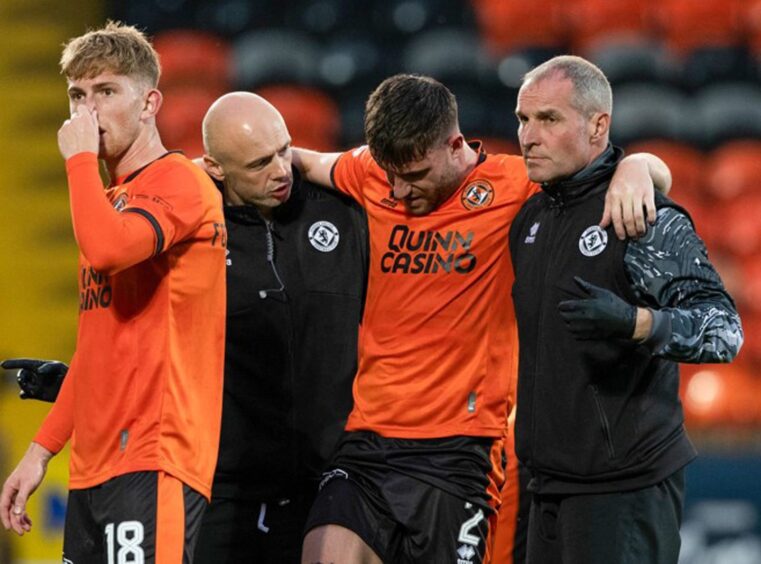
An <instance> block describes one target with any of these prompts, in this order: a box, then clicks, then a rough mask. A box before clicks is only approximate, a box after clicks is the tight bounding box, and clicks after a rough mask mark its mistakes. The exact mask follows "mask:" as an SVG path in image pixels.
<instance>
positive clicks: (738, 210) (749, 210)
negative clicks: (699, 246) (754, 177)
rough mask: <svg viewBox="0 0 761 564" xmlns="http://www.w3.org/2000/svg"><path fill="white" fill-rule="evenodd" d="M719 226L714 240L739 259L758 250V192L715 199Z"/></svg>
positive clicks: (760, 226)
mask: <svg viewBox="0 0 761 564" xmlns="http://www.w3.org/2000/svg"><path fill="white" fill-rule="evenodd" d="M712 209H713V215H714V218H715V219H714V221H715V222H716V224H717V225H718V226H720V228H719V229H717V232H716V242H717V244H718V245H720V247H721V248H722V249H723V250H725V251H726V252H728V253H731V254H732V255H734V256H735V257H737V258H738V259H740V260H748V259H750V258H752V257H753V256H755V255H756V254H758V253H761V221H759V218H761V192H756V193H752V194H746V195H744V196H742V197H739V198H735V199H733V200H728V201H725V202H717V203H716V204H714V206H713V208H712Z"/></svg>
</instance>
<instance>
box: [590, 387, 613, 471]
mask: <svg viewBox="0 0 761 564" xmlns="http://www.w3.org/2000/svg"><path fill="white" fill-rule="evenodd" d="M590 388H592V397H593V398H594V400H595V406H597V414H598V416H599V418H600V424H601V425H602V433H603V435H605V444H606V445H607V447H608V458H610V459H611V460H612V459H614V458H615V457H616V449H615V448H614V447H613V437H612V436H611V433H610V423H608V417H607V415H605V410H603V408H602V403H600V393H599V391H598V389H597V386H590Z"/></svg>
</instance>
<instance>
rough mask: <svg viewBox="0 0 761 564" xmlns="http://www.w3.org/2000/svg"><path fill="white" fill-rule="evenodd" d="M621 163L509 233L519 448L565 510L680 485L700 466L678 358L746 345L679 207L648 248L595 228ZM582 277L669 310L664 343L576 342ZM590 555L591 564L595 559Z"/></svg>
mask: <svg viewBox="0 0 761 564" xmlns="http://www.w3.org/2000/svg"><path fill="white" fill-rule="evenodd" d="M620 158H622V154H621V152H620V151H619V150H614V149H613V148H612V147H609V148H608V150H607V151H606V152H605V153H604V154H603V155H602V156H601V157H600V158H599V159H598V160H596V161H595V163H593V165H590V167H588V168H587V169H585V170H584V171H581V172H580V173H577V175H575V176H574V177H572V178H571V179H569V180H567V181H562V182H560V183H558V184H555V185H550V186H543V191H542V192H541V193H539V194H537V195H535V196H534V197H532V198H531V199H529V201H528V202H527V203H526V204H525V205H524V207H523V209H522V210H521V211H520V213H519V214H518V216H517V217H516V219H515V221H514V222H513V225H512V228H511V230H510V249H511V254H512V259H513V265H514V269H515V285H514V287H513V300H514V303H515V310H516V317H517V321H518V330H519V346H520V360H519V378H518V401H517V410H518V411H517V419H516V449H517V453H518V457H519V458H520V459H521V461H522V462H523V463H524V464H526V466H527V467H528V468H529V470H530V471H531V473H532V481H531V483H530V485H529V489H530V491H533V492H534V493H536V494H539V495H540V496H545V497H543V498H541V499H547V497H546V496H550V497H552V496H554V497H552V500H553V503H554V502H555V501H557V500H558V499H564V497H563V496H566V497H568V496H571V497H573V496H578V494H607V493H613V492H630V491H634V490H638V489H642V488H647V487H650V486H653V485H655V484H659V483H661V482H663V481H664V480H667V479H669V478H670V477H672V476H674V475H675V474H676V473H677V472H678V471H679V470H680V469H681V468H682V467H683V466H684V465H685V464H687V463H688V462H689V461H690V460H691V459H692V458H693V457H694V456H695V450H694V448H693V447H692V445H691V443H690V441H689V439H688V438H687V435H686V433H685V431H684V427H683V416H682V408H681V404H680V401H679V397H678V388H679V374H678V368H677V364H676V362H675V361H693V362H718V361H728V360H730V359H731V357H732V356H733V355H734V354H736V352H737V349H738V348H739V345H740V343H741V342H742V333H741V330H740V329H739V318H737V314H736V311H735V309H734V304H733V302H732V300H731V298H729V296H728V295H727V294H726V292H725V291H724V289H723V286H722V284H721V281H720V279H719V278H718V276H717V275H716V273H715V271H714V270H713V267H711V266H710V263H709V262H708V260H707V257H706V255H705V250H704V247H703V245H702V242H700V240H699V239H698V238H697V237H696V236H695V234H694V231H693V229H692V225H691V224H690V222H689V219H688V218H687V216H686V214H685V213H684V212H683V210H681V209H680V208H678V206H675V204H673V203H672V202H670V201H669V200H668V199H667V198H665V197H662V196H660V194H657V195H656V205H657V207H658V209H659V220H658V221H659V223H657V224H656V226H655V227H651V228H650V232H649V234H648V236H646V237H644V238H642V239H641V240H639V241H634V242H632V241H619V240H618V239H617V238H616V236H615V234H614V233H613V232H612V229H610V228H609V229H608V230H607V231H603V230H601V229H599V228H596V226H597V224H598V223H599V221H600V218H601V217H602V211H603V206H604V198H605V192H606V189H607V187H608V183H609V182H610V179H611V177H612V175H613V173H614V171H615V168H616V166H617V165H618V162H619V160H620ZM664 223H666V225H664ZM696 261H697V262H696ZM639 274H641V276H639ZM574 276H579V277H581V278H583V279H584V280H586V281H587V282H590V283H591V284H594V285H596V286H600V287H603V288H606V289H608V290H610V291H612V292H613V293H615V294H617V295H618V296H620V297H621V298H623V299H624V300H625V301H627V302H629V303H631V304H635V305H639V306H642V307H652V308H654V309H658V310H661V311H660V312H659V313H656V321H657V324H656V327H657V334H656V335H654V337H653V338H652V339H650V340H649V342H647V343H645V344H638V343H636V342H634V341H631V340H616V339H612V340H577V339H575V338H574V337H573V335H572V334H571V333H570V332H569V331H568V329H567V328H566V326H565V324H564V322H563V320H562V318H561V316H560V313H559V312H558V309H557V308H558V303H559V302H561V301H563V300H568V299H574V298H583V297H586V296H584V295H583V293H582V291H581V290H580V289H579V287H578V286H577V285H576V283H575V282H574ZM716 311H719V312H721V315H719V316H717V315H716V313H715V312H716ZM722 316H723V317H722ZM709 320H710V323H712V324H714V325H715V328H716V331H706V333H707V334H709V335H710V334H711V333H713V334H714V335H717V334H721V330H722V329H725V330H726V333H725V334H726V337H725V338H723V337H719V338H716V337H707V336H704V335H703V333H701V332H700V330H699V329H698V327H699V326H700V323H701V322H702V323H706V322H708V321H709ZM703 327H705V325H703ZM738 331H739V342H738V338H737V337H738V335H737V332H738ZM712 339H715V340H712ZM680 495H681V492H678V495H677V497H678V496H680ZM533 510H534V509H533V507H532V511H533ZM584 511H586V509H584ZM542 519H544V520H545V521H547V519H549V518H547V517H546V516H544V517H542ZM552 519H554V517H553V518H552ZM553 522H554V521H553ZM558 522H560V521H558ZM545 525H546V522H545V523H544V524H543V525H542V526H545ZM530 527H531V525H530ZM529 536H530V541H529V545H530V547H529V554H531V532H530V533H529ZM677 536H678V535H677ZM614 540H615V539H613V538H608V539H607V544H608V545H609V544H610V543H611V542H614ZM580 542H581V541H580ZM584 542H586V543H587V544H589V543H593V542H594V541H593V540H590V539H589V538H587V540H586V541H584ZM677 542H678V539H677ZM565 550H566V552H564V555H565V556H566V557H567V556H568V551H569V550H570V548H568V547H566V549H565ZM585 550H586V549H585ZM585 554H586V556H583V557H580V559H581V560H583V559H584V558H592V560H589V562H594V561H595V560H594V557H593V556H590V554H592V555H593V554H594V553H585ZM600 554H601V553H600ZM600 558H601V559H604V558H608V556H604V557H602V556H601V557H600ZM573 561H574V560H573V559H570V560H568V562H573ZM597 561H602V560H597ZM611 562H612V561H611Z"/></svg>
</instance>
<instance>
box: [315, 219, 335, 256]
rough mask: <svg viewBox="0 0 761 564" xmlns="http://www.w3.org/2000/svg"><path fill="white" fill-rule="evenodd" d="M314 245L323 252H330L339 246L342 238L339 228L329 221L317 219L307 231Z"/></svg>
mask: <svg viewBox="0 0 761 564" xmlns="http://www.w3.org/2000/svg"><path fill="white" fill-rule="evenodd" d="M307 236H308V237H309V242H310V243H311V244H312V246H313V247H314V248H315V249H317V250H318V251H321V252H323V253H329V252H330V251H332V250H333V249H335V248H336V247H337V246H338V240H339V239H340V238H341V236H340V234H339V233H338V228H337V227H336V226H335V225H333V224H332V223H330V222H329V221H317V222H315V223H313V224H312V225H311V226H310V227H309V232H308V233H307Z"/></svg>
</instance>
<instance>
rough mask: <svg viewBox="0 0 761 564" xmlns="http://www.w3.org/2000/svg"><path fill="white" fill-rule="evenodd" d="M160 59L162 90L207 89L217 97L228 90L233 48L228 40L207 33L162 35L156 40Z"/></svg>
mask: <svg viewBox="0 0 761 564" xmlns="http://www.w3.org/2000/svg"><path fill="white" fill-rule="evenodd" d="M153 45H154V47H155V48H156V51H157V52H158V53H159V56H160V57H161V68H162V71H161V85H162V88H171V87H181V88H184V87H186V86H189V85H192V86H199V85H202V86H208V87H209V88H210V89H213V90H215V91H217V92H218V93H222V92H225V91H227V90H229V88H230V85H231V83H232V81H231V71H232V58H231V48H230V45H229V44H228V42H227V41H226V40H225V39H222V38H220V37H217V36H215V35H212V34H210V33H208V32H204V31H195V30H190V29H177V30H169V31H162V32H161V33H158V34H157V35H156V37H155V38H154V40H153Z"/></svg>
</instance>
